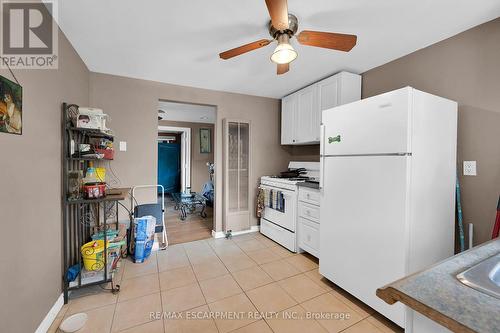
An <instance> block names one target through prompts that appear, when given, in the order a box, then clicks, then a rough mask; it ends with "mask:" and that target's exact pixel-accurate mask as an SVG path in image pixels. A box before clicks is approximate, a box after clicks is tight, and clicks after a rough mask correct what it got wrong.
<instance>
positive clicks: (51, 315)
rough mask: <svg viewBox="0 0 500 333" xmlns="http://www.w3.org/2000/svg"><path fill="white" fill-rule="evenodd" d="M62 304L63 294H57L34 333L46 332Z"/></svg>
mask: <svg viewBox="0 0 500 333" xmlns="http://www.w3.org/2000/svg"><path fill="white" fill-rule="evenodd" d="M63 305H64V295H63V294H61V295H59V297H58V298H57V301H56V302H55V303H54V305H53V306H52V308H51V309H50V311H49V313H47V315H46V316H45V318H43V320H42V322H41V323H40V325H39V326H38V328H37V329H36V331H35V333H46V332H47V331H48V330H49V328H50V325H52V323H53V322H54V319H56V317H57V314H58V313H59V311H61V309H62V307H63Z"/></svg>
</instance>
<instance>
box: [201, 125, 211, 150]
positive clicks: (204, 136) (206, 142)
mask: <svg viewBox="0 0 500 333" xmlns="http://www.w3.org/2000/svg"><path fill="white" fill-rule="evenodd" d="M211 132H212V130H211V129H210V128H200V153H202V154H208V153H211V152H212V141H211Z"/></svg>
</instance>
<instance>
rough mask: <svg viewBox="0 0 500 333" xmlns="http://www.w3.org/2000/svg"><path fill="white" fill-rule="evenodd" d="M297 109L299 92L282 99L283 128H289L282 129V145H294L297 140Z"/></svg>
mask: <svg viewBox="0 0 500 333" xmlns="http://www.w3.org/2000/svg"><path fill="white" fill-rule="evenodd" d="M297 110H298V95H297V94H292V95H288V96H286V97H284V98H283V99H282V100H281V128H287V129H288V130H285V131H283V130H282V131H281V144H282V145H293V144H295V141H296V140H297V138H296V137H295V135H296V133H297V130H296V125H297Z"/></svg>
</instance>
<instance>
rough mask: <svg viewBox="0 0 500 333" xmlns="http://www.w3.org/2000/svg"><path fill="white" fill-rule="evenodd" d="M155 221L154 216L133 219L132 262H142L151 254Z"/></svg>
mask: <svg viewBox="0 0 500 333" xmlns="http://www.w3.org/2000/svg"><path fill="white" fill-rule="evenodd" d="M155 225H156V219H155V218H154V216H143V217H138V218H135V219H134V228H135V230H134V235H135V239H134V242H135V246H134V261H135V262H136V263H140V262H144V260H145V259H147V258H148V257H149V255H150V254H151V250H152V249H153V243H154V235H155Z"/></svg>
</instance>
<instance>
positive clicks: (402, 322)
mask: <svg viewBox="0 0 500 333" xmlns="http://www.w3.org/2000/svg"><path fill="white" fill-rule="evenodd" d="M321 136H322V139H321V165H320V169H321V171H320V189H321V223H320V226H321V230H320V253H321V257H320V261H319V270H320V273H321V274H322V275H323V276H325V277H326V278H328V279H329V280H331V281H333V282H334V283H335V284H337V285H338V286H340V287H341V288H343V289H345V290H346V291H348V292H349V293H351V294H352V295H354V296H355V297H357V298H358V299H360V300H361V301H363V302H364V303H366V304H368V305H369V306H371V307H372V308H374V309H375V310H376V311H378V312H380V313H381V314H383V315H384V316H386V317H387V318H389V319H390V320H392V321H393V322H395V323H397V324H398V325H399V326H401V327H403V328H407V329H408V331H411V323H412V318H411V317H412V312H411V311H409V310H407V309H406V308H405V306H403V305H402V304H401V303H396V304H394V305H388V304H386V303H385V302H384V301H382V300H381V299H379V298H378V297H377V296H376V294H375V292H376V290H377V288H380V287H382V286H384V285H386V284H388V283H390V282H393V281H395V280H397V279H400V278H402V277H404V276H406V275H409V274H411V273H412V272H415V271H418V270H420V269H422V268H424V267H426V266H428V265H431V264H433V263H435V262H438V261H440V260H442V259H445V258H447V257H449V256H451V255H453V250H454V230H455V227H454V225H455V224H454V223H455V177H456V142H457V103H456V102H453V101H450V100H447V99H444V98H441V97H438V96H434V95H431V94H428V93H424V92H422V91H418V90H416V89H413V88H411V87H406V88H402V89H398V90H395V91H392V92H388V93H385V94H382V95H378V96H375V97H371V98H367V99H364V100H361V101H357V102H354V103H350V104H346V105H342V106H339V107H336V108H333V109H329V110H325V111H323V117H322V127H321Z"/></svg>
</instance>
